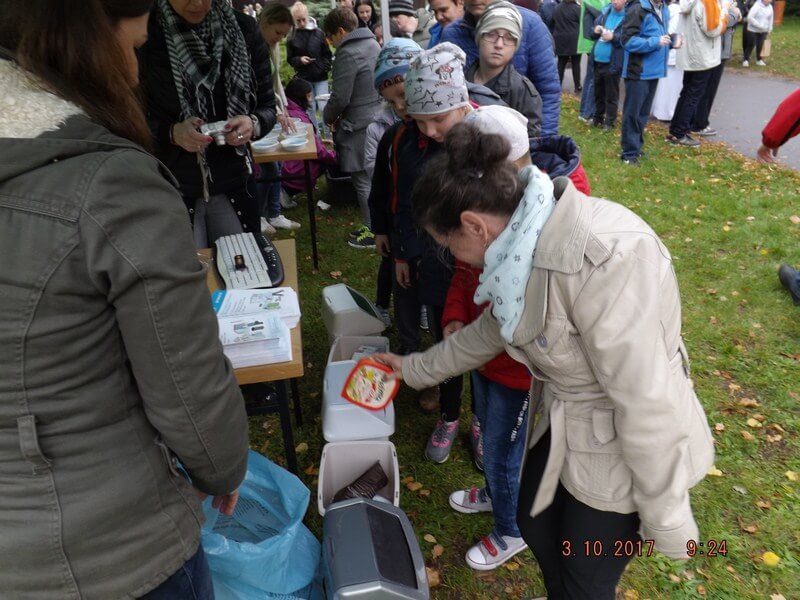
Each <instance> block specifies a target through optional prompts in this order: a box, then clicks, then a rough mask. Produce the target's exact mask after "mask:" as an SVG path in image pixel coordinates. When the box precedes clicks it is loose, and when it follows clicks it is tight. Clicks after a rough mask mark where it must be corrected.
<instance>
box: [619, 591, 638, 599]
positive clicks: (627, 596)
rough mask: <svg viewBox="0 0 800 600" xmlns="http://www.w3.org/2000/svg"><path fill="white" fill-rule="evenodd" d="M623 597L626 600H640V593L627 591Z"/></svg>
mask: <svg viewBox="0 0 800 600" xmlns="http://www.w3.org/2000/svg"><path fill="white" fill-rule="evenodd" d="M622 597H623V598H624V600H639V592H637V591H636V590H625V592H624V593H623V594H622Z"/></svg>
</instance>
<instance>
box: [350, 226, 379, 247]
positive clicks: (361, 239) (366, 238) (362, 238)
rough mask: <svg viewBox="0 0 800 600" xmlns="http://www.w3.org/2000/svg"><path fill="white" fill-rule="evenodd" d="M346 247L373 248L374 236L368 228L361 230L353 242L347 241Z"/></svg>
mask: <svg viewBox="0 0 800 600" xmlns="http://www.w3.org/2000/svg"><path fill="white" fill-rule="evenodd" d="M347 243H348V245H350V246H351V247H353V248H375V236H374V235H372V232H371V231H370V230H369V228H368V227H366V226H365V227H364V228H363V229H362V230H361V233H360V235H359V236H358V237H357V238H356V239H354V240H348V241H347Z"/></svg>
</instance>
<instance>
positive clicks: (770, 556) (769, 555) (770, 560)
mask: <svg viewBox="0 0 800 600" xmlns="http://www.w3.org/2000/svg"><path fill="white" fill-rule="evenodd" d="M761 560H762V561H763V562H764V564H765V565H767V566H768V567H777V566H778V563H779V562H781V557H780V556H778V555H777V554H775V553H774V552H764V554H762V555H761Z"/></svg>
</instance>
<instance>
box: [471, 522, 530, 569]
mask: <svg viewBox="0 0 800 600" xmlns="http://www.w3.org/2000/svg"><path fill="white" fill-rule="evenodd" d="M527 547H528V545H527V544H526V543H525V541H524V540H523V539H522V538H521V537H511V536H508V535H500V536H499V535H497V534H496V533H495V532H494V531H492V533H490V534H489V535H487V536H485V537H483V538H481V541H480V542H478V543H477V544H475V545H474V546H473V547H472V548H470V549H469V550H468V551H467V556H466V559H467V564H468V565H469V566H470V567H472V568H473V569H475V570H476V571H491V570H492V569H496V568H497V567H499V566H500V565H502V564H503V563H504V562H506V561H507V560H508V559H510V558H512V557H513V556H515V555H516V554H519V553H520V552H522V551H523V550H525V548H527Z"/></svg>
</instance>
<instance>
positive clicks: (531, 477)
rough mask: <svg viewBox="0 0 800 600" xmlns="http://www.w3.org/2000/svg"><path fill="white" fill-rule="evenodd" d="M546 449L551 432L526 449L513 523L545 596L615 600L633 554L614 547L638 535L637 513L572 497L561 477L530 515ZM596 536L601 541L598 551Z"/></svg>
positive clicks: (565, 599)
mask: <svg viewBox="0 0 800 600" xmlns="http://www.w3.org/2000/svg"><path fill="white" fill-rule="evenodd" d="M549 451H550V432H548V433H547V434H546V435H545V436H544V437H543V438H542V439H541V440H540V441H539V443H537V444H536V446H534V447H533V448H532V449H531V450H530V451H529V452H528V456H527V458H526V461H525V467H524V469H523V472H522V481H521V482H520V492H519V503H518V510H517V524H518V525H519V529H520V531H521V532H522V537H523V539H524V540H525V543H527V544H528V547H529V548H530V549H531V551H532V552H533V554H534V556H535V557H536V560H537V561H538V562H539V568H540V569H541V571H542V576H543V577H544V585H545V587H546V588H547V598H548V600H614V598H615V590H616V587H617V583H618V582H619V578H620V577H621V576H622V572H623V571H624V570H625V566H626V565H627V564H628V562H630V560H631V557H629V556H624V554H625V552H622V554H623V556H621V557H616V556H614V548H615V545H617V544H618V543H622V544H624V542H625V541H627V540H630V541H631V542H633V543H634V544H635V542H636V541H638V540H639V534H638V533H637V531H638V529H639V514H638V513H629V514H621V513H614V512H606V511H602V510H596V509H594V508H591V507H589V506H587V505H585V504H583V503H582V502H579V501H578V500H576V499H575V498H574V497H573V496H572V495H571V494H570V493H569V492H568V491H567V490H566V489H565V488H564V486H562V485H561V484H560V483H559V485H558V489H557V490H556V495H555V498H554V499H553V503H552V504H551V505H550V506H549V507H548V508H546V509H545V510H544V511H543V512H541V513H540V514H538V515H536V517H533V518H531V516H530V514H529V512H530V509H531V506H533V499H534V497H535V496H536V490H537V489H538V487H539V482H540V481H541V479H542V474H543V473H544V467H545V464H546V463H547V456H548V454H549ZM587 541H588V542H589V547H588V549H589V551H588V552H587V546H586V542H587ZM597 542H599V543H600V544H602V551H600V552H598V551H597V549H598V548H599V547H600V546H599V545H598V544H597ZM645 548H646V546H645ZM604 553H607V554H608V556H603V554H604Z"/></svg>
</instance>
